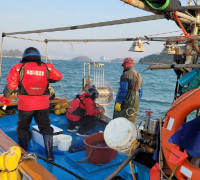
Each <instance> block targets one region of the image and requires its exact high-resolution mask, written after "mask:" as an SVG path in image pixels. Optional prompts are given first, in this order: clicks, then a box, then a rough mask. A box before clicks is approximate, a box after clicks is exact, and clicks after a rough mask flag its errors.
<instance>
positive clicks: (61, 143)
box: [57, 134, 72, 151]
mask: <svg viewBox="0 0 200 180" xmlns="http://www.w3.org/2000/svg"><path fill="white" fill-rule="evenodd" d="M71 143H72V137H71V136H70V135H64V134H63V135H59V137H58V138H57V144H58V150H60V151H68V150H69V147H70V146H71Z"/></svg>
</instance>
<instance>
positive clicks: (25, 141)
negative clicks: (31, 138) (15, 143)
mask: <svg viewBox="0 0 200 180" xmlns="http://www.w3.org/2000/svg"><path fill="white" fill-rule="evenodd" d="M18 139H19V145H20V146H21V147H22V148H23V149H24V150H25V151H27V148H28V138H27V137H26V136H25V137H23V138H22V137H20V138H18Z"/></svg>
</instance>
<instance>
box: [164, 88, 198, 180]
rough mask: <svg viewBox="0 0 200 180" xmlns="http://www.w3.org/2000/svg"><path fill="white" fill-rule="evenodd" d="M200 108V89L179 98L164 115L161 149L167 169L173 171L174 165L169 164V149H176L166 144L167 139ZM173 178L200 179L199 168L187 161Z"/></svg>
mask: <svg viewBox="0 0 200 180" xmlns="http://www.w3.org/2000/svg"><path fill="white" fill-rule="evenodd" d="M199 108H200V89H199V88H198V89H193V90H191V91H189V92H187V93H185V94H183V95H182V96H181V97H179V98H178V99H177V100H176V101H175V102H174V103H173V104H172V105H171V107H170V109H169V110H168V112H167V113H166V118H165V122H164V125H163V128H162V138H161V139H162V149H163V153H164V156H165V159H166V162H167V164H168V166H169V168H170V169H171V170H172V171H173V170H174V168H175V164H173V163H171V162H169V156H170V151H169V150H170V149H171V147H172V146H173V147H178V146H177V145H175V144H171V143H169V142H168V140H169V138H170V137H171V136H172V135H173V134H174V133H175V132H176V131H177V130H178V129H179V128H180V127H181V125H182V124H183V122H184V119H185V118H186V117H187V116H188V115H189V114H190V113H191V112H192V111H194V110H196V109H199ZM175 176H176V177H177V178H178V179H179V180H186V179H187V178H189V179H191V180H198V179H200V168H198V167H195V166H193V165H192V164H191V163H190V162H189V161H188V160H187V159H186V160H185V161H184V162H183V164H182V165H181V166H180V167H178V169H177V170H176V172H175Z"/></svg>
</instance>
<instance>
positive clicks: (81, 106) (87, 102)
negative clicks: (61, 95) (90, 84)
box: [66, 88, 104, 136]
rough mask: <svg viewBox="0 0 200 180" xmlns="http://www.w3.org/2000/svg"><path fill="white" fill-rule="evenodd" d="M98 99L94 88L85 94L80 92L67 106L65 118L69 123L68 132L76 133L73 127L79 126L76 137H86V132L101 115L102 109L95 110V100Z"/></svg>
mask: <svg viewBox="0 0 200 180" xmlns="http://www.w3.org/2000/svg"><path fill="white" fill-rule="evenodd" d="M98 97H99V93H98V91H97V90H96V88H89V89H88V90H87V91H86V92H82V91H81V92H80V93H79V94H78V95H77V96H76V98H75V99H73V100H72V101H71V103H70V105H69V108H68V110H67V113H66V117H67V120H68V123H69V126H68V131H70V132H73V131H76V129H75V127H76V126H80V127H79V129H78V130H77V133H76V134H77V135H79V136H87V135H88V133H87V132H88V131H89V130H91V129H92V128H94V126H95V124H96V121H97V115H99V114H103V113H104V109H103V108H97V107H96V103H95V99H96V98H98Z"/></svg>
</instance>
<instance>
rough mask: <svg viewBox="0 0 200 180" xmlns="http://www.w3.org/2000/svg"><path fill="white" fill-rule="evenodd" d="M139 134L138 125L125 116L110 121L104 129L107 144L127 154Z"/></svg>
mask: <svg viewBox="0 0 200 180" xmlns="http://www.w3.org/2000/svg"><path fill="white" fill-rule="evenodd" d="M139 136H140V133H139V130H138V128H137V127H136V125H135V124H134V123H132V122H130V121H129V120H128V119H126V118H124V117H119V118H116V119H113V120H112V121H110V122H109V124H108V125H107V126H106V128H105V131H104V139H105V142H106V144H107V146H108V147H110V148H112V149H115V150H116V151H119V152H123V153H125V154H127V153H128V151H129V149H130V147H131V145H132V144H133V142H134V141H135V140H136V139H138V137H139ZM136 147H137V145H136V146H135V148H136Z"/></svg>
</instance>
